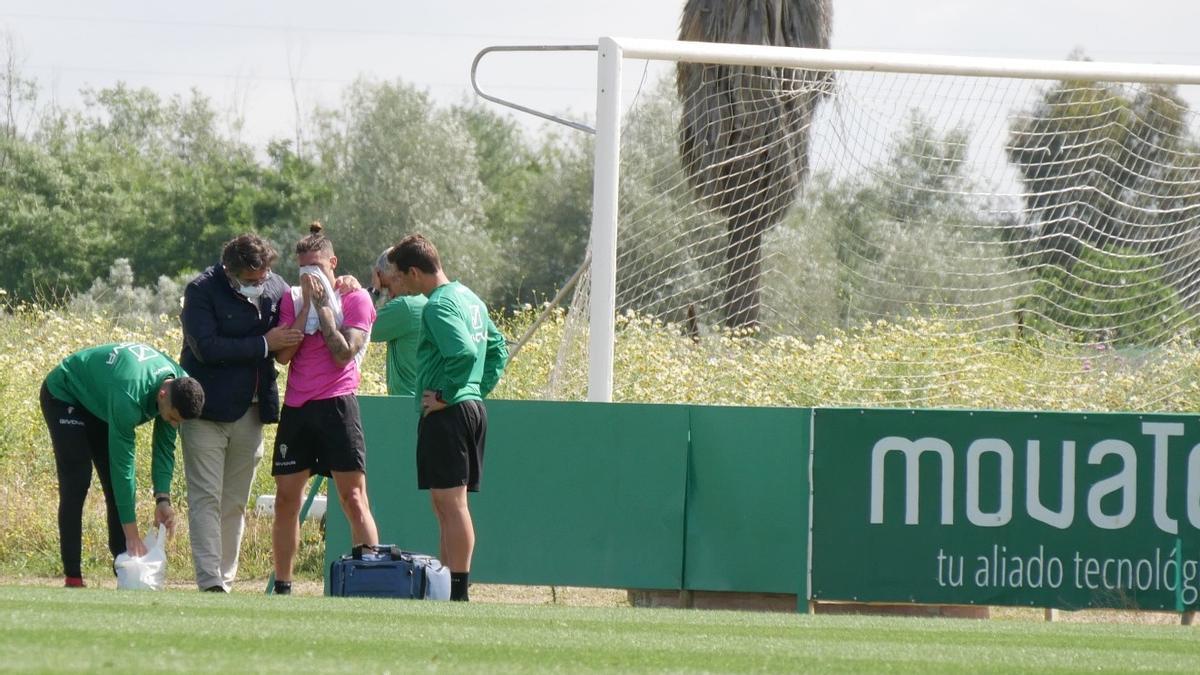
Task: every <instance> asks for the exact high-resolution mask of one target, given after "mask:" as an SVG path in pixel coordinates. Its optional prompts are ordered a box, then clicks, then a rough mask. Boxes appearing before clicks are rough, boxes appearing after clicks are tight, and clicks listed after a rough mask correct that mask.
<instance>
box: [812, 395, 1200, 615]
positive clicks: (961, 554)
mask: <svg viewBox="0 0 1200 675" xmlns="http://www.w3.org/2000/svg"><path fill="white" fill-rule="evenodd" d="M813 484H814V489H813V511H812V515H813V526H812V527H813V530H812V549H811V554H812V582H811V590H812V597H813V599H815V600H856V601H867V602H922V603H943V604H988V605H1032V606H1039V607H1057V608H1064V609H1074V608H1083V607H1127V608H1141V609H1168V610H1177V611H1178V610H1183V609H1195V608H1196V607H1197V604H1198V603H1197V595H1198V593H1200V578H1198V574H1197V568H1198V564H1200V536H1198V535H1200V418H1197V417H1194V416H1177V415H1137V414H1071V413H1030V412H972V411H908V410H904V411H901V410H857V409H854V410H850V409H818V410H816V411H814V427H813Z"/></svg>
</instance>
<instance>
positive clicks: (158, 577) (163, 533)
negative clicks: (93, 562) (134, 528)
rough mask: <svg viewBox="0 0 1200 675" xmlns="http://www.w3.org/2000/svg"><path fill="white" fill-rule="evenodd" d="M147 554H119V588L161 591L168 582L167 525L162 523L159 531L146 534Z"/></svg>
mask: <svg viewBox="0 0 1200 675" xmlns="http://www.w3.org/2000/svg"><path fill="white" fill-rule="evenodd" d="M156 534H157V536H155V535H156ZM145 542H146V555H144V556H141V557H134V556H131V555H129V554H128V553H122V554H120V555H118V556H117V560H116V562H115V563H114V565H113V566H114V567H116V569H117V588H124V589H127V590H149V591H161V590H162V589H163V586H165V585H166V582H167V551H166V545H167V526H166V525H162V524H160V525H159V526H158V532H157V533H155V532H154V531H153V530H151V531H150V533H149V534H147V535H146V539H145Z"/></svg>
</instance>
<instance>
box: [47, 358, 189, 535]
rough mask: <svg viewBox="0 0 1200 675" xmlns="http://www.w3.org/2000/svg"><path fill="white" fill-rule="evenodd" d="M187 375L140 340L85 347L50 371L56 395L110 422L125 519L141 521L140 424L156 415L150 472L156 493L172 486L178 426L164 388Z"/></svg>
mask: <svg viewBox="0 0 1200 675" xmlns="http://www.w3.org/2000/svg"><path fill="white" fill-rule="evenodd" d="M172 377H187V373H186V372H184V370H183V368H180V367H179V364H178V363H175V361H173V360H171V358H170V357H168V356H166V355H164V354H163V353H162V352H160V351H158V350H157V349H154V348H153V347H150V346H149V345H144V344H141V343H137V342H121V343H112V344H106V345H100V346H98V347H92V348H90V349H84V350H81V351H78V352H75V353H74V354H72V355H70V356H68V357H67V358H65V359H63V360H62V363H60V364H58V366H56V367H55V368H54V370H51V371H50V374H49V375H47V376H46V388H47V389H48V390H49V392H50V395H51V396H53V397H54V398H56V399H58V400H60V401H62V402H64V403H70V404H74V405H81V406H83V407H84V408H86V409H87V410H88V412H90V413H92V414H93V415H95V416H96V417H99V418H100V419H102V420H104V421H105V422H107V423H108V461H109V474H110V476H111V477H112V487H113V496H114V497H115V498H116V502H117V513H118V514H119V515H120V516H121V523H122V524H128V523H132V522H135V521H136V520H137V514H136V510H135V504H136V503H137V497H136V485H135V483H134V429H135V428H136V427H137V426H138V425H139V424H142V423H144V422H149V421H150V420H151V419H153V420H154V439H153V444H152V447H153V454H152V455H151V459H150V475H151V477H152V479H153V483H154V491H155V492H170V491H171V475H172V474H173V473H174V472H175V427H172V426H171V425H170V424H168V423H167V422H165V421H164V420H163V419H162V418H160V417H159V416H158V400H157V394H158V390H159V389H160V388H161V387H162V383H163V381H164V380H166V379H167V378H172Z"/></svg>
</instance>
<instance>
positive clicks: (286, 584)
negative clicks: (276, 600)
mask: <svg viewBox="0 0 1200 675" xmlns="http://www.w3.org/2000/svg"><path fill="white" fill-rule="evenodd" d="M291 594H292V582H290V581H278V580H276V581H275V595H291Z"/></svg>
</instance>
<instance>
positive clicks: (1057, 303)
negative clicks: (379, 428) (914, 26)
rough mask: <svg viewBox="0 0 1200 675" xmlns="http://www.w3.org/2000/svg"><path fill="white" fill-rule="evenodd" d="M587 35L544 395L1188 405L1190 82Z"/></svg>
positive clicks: (1151, 73)
mask: <svg viewBox="0 0 1200 675" xmlns="http://www.w3.org/2000/svg"><path fill="white" fill-rule="evenodd" d="M600 49H601V57H600V62H601V82H600V92H601V93H600V103H599V104H598V120H597V122H598V128H597V139H596V156H597V160H596V178H595V180H596V192H595V204H594V208H595V222H594V223H593V232H592V239H591V252H590V253H591V254H590V259H591V264H590V266H589V268H588V272H587V274H586V275H585V276H584V277H583V278H582V279H581V282H580V283H579V284H578V285H577V287H576V290H575V295H574V298H573V300H572V303H571V305H570V308H569V310H567V312H566V314H565V316H564V317H563V320H562V321H561V323H560V326H561V330H562V334H561V342H560V348H559V353H558V360H557V363H556V364H555V365H554V367H553V368H552V372H551V376H550V383H549V386H548V389H547V395H548V397H551V398H566V399H570V398H582V397H584V396H585V395H586V396H588V397H590V398H592V399H594V400H607V399H608V398H609V397H610V396H611V398H612V399H613V400H623V401H694V402H707V403H738V404H750V405H838V406H845V405H868V406H905V407H938V406H967V407H1004V408H1038V409H1063V408H1066V409H1107V410H1122V409H1132V410H1174V409H1187V407H1188V406H1191V407H1192V408H1194V405H1192V403H1193V399H1192V397H1194V396H1195V395H1196V394H1195V393H1194V390H1195V388H1196V381H1197V380H1196V376H1197V375H1198V374H1200V373H1198V372H1197V362H1198V359H1197V350H1196V347H1195V343H1196V342H1195V341H1196V339H1197V337H1200V333H1198V332H1197V328H1198V322H1197V311H1198V309H1200V308H1198V307H1197V302H1198V297H1197V284H1198V283H1200V268H1198V265H1200V257H1198V256H1197V252H1198V251H1200V136H1198V132H1200V129H1198V126H1197V118H1196V113H1195V112H1193V107H1194V106H1195V105H1200V88H1198V87H1196V86H1194V84H1193V83H1196V82H1200V70H1198V69H1190V70H1189V69H1187V68H1183V67H1169V66H1160V67H1151V66H1121V65H1114V64H1099V63H1090V62H1085V61H1070V62H1069V61H1064V62H1031V61H1006V60H993V59H948V58H945V57H915V56H911V55H893V56H888V55H873V54H863V53H844V52H836V51H832V50H830V51H825V50H820V51H818V50H789V49H782V48H769V47H741V46H735V45H706V44H701V43H671V42H658V41H620V42H617V41H607V40H606V41H602V43H601V48H600ZM606 49H607V50H608V51H607V53H606ZM606 59H608V61H609V62H608V63H606ZM634 59H647V60H646V61H641V60H634ZM657 60H665V61H667V62H671V61H678V64H677V65H673V66H672V68H671V69H670V70H667V71H665V72H666V73H667V74H666V76H665V77H663V78H662V79H661V80H660V81H659V82H658V83H657V84H655V82H654V81H653V79H652V78H651V81H650V82H649V83H648V84H645V85H644V86H643V87H642V88H641V89H640V90H638V91H637V93H636V94H635V95H633V96H629V95H628V94H626V96H625V98H624V99H622V97H621V96H620V95H619V94H620V92H622V91H626V92H627V91H628V87H627V86H626V87H623V86H621V81H620V68H619V66H620V64H619V63H618V64H617V65H616V67H614V66H613V65H612V63H611V62H612V61H623V62H624V65H625V68H626V70H628V71H630V72H635V73H637V74H638V75H639V76H640V74H641V71H642V68H643V64H645V63H649V62H658V61H657ZM634 66H636V68H635V67H634ZM606 67H607V68H608V71H606V70H605V68H606ZM613 71H616V72H613ZM631 79H632V78H631ZM589 389H590V391H589Z"/></svg>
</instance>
